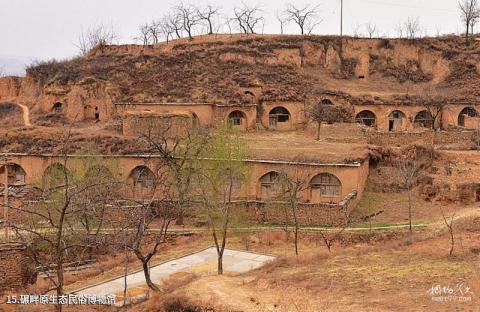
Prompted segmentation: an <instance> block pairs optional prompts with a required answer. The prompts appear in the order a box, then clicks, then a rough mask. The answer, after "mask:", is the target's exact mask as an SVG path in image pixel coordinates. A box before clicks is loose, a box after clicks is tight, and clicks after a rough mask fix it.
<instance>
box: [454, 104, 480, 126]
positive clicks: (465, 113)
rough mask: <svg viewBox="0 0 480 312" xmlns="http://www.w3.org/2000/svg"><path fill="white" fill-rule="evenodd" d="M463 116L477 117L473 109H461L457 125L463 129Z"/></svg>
mask: <svg viewBox="0 0 480 312" xmlns="http://www.w3.org/2000/svg"><path fill="white" fill-rule="evenodd" d="M465 116H468V117H478V113H477V111H476V110H475V108H473V107H465V108H464V109H462V111H461V112H460V114H458V125H459V126H460V127H465Z"/></svg>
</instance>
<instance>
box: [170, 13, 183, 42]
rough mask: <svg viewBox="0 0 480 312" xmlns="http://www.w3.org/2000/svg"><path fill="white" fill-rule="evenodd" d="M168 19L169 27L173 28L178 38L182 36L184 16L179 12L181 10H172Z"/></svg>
mask: <svg viewBox="0 0 480 312" xmlns="http://www.w3.org/2000/svg"><path fill="white" fill-rule="evenodd" d="M166 20H167V22H168V27H169V29H171V30H172V33H175V35H176V36H177V39H180V38H182V32H183V17H182V15H180V14H179V12H172V13H170V14H169V15H168V16H167V17H166Z"/></svg>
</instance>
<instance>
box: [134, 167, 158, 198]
mask: <svg viewBox="0 0 480 312" xmlns="http://www.w3.org/2000/svg"><path fill="white" fill-rule="evenodd" d="M129 179H130V184H131V185H132V187H133V191H134V193H135V194H145V193H150V192H152V191H153V189H154V186H155V174H154V173H153V172H152V170H150V169H149V168H148V167H147V166H137V167H135V168H134V169H133V170H132V171H131V172H130V175H129Z"/></svg>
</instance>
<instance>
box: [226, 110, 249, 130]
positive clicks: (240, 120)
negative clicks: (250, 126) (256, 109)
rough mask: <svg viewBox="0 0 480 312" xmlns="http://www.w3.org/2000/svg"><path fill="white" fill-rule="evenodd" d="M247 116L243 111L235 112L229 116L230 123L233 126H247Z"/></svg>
mask: <svg viewBox="0 0 480 312" xmlns="http://www.w3.org/2000/svg"><path fill="white" fill-rule="evenodd" d="M245 119H246V116H245V114H244V113H243V112H242V111H238V110H237V111H233V112H231V113H230V114H229V115H228V122H229V124H230V125H232V126H242V125H244V124H245Z"/></svg>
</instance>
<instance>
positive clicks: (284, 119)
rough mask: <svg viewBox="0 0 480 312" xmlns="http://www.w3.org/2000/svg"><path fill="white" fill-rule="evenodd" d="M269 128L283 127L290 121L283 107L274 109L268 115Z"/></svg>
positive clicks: (288, 114)
mask: <svg viewBox="0 0 480 312" xmlns="http://www.w3.org/2000/svg"><path fill="white" fill-rule="evenodd" d="M268 117H269V125H270V128H272V129H276V128H277V127H279V126H284V125H286V124H288V122H289V121H290V112H289V111H288V110H287V109H286V108H285V107H281V106H278V107H275V108H274V109H272V110H271V111H270V113H269V114H268Z"/></svg>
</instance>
